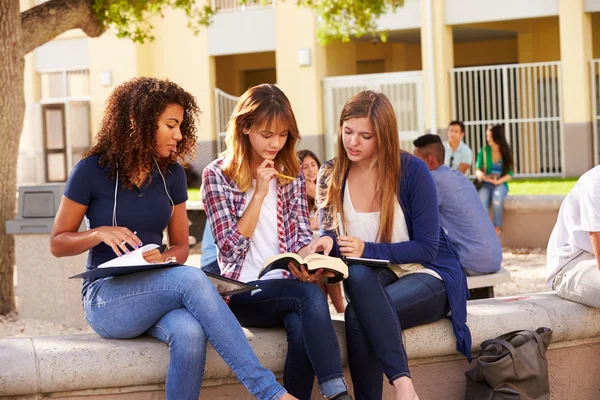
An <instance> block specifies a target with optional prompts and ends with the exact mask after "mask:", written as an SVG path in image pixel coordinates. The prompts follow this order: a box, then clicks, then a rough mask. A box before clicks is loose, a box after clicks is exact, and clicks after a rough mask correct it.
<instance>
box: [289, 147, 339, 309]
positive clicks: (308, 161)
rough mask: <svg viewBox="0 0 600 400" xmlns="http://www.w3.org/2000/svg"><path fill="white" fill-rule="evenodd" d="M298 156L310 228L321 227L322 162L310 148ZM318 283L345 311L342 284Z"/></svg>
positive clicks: (335, 305) (334, 302)
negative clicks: (319, 190)
mask: <svg viewBox="0 0 600 400" xmlns="http://www.w3.org/2000/svg"><path fill="white" fill-rule="evenodd" d="M298 158H299V159H300V167H301V169H302V173H303V174H304V179H306V196H307V198H308V209H309V210H310V214H309V218H310V228H311V229H312V230H315V229H319V228H320V225H319V216H318V215H317V212H316V207H315V196H316V193H317V190H316V189H317V174H318V173H319V168H321V162H320V161H319V159H318V158H317V156H316V155H315V153H313V152H312V151H310V150H300V151H298ZM318 285H319V286H320V287H321V289H322V290H323V292H325V294H326V295H328V296H329V297H330V298H331V302H332V303H333V306H334V307H335V310H336V311H337V312H338V313H343V312H344V308H345V306H344V299H343V298H342V284H341V283H336V284H334V285H326V284H325V283H323V282H319V283H318Z"/></svg>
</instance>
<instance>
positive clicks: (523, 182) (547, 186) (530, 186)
mask: <svg viewBox="0 0 600 400" xmlns="http://www.w3.org/2000/svg"><path fill="white" fill-rule="evenodd" d="M575 182H577V178H567V179H560V178H552V179H515V180H512V181H510V182H509V183H508V185H509V187H510V192H509V193H510V194H512V195H536V194H567V193H569V191H570V190H571V189H572V188H573V186H575ZM188 197H189V201H200V189H196V188H194V189H188Z"/></svg>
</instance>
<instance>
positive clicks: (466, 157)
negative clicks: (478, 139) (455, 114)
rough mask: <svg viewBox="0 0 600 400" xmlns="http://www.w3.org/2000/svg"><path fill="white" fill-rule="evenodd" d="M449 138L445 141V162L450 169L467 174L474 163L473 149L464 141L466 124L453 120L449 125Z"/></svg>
mask: <svg viewBox="0 0 600 400" xmlns="http://www.w3.org/2000/svg"><path fill="white" fill-rule="evenodd" d="M447 133H448V140H447V141H445V142H444V148H445V149H446V155H445V156H444V164H446V165H447V166H448V167H450V169H455V170H457V171H460V172H462V173H463V174H466V173H467V171H468V170H469V168H471V164H472V163H473V151H471V148H470V147H469V146H467V144H466V143H465V142H464V141H463V139H464V137H465V125H464V124H463V123H462V122H461V121H452V122H450V124H449V125H448V130H447Z"/></svg>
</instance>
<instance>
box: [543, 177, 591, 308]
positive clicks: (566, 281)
mask: <svg viewBox="0 0 600 400" xmlns="http://www.w3.org/2000/svg"><path fill="white" fill-rule="evenodd" d="M546 269H547V271H548V276H547V278H546V283H547V284H548V286H550V287H551V288H552V289H554V291H556V294H557V295H559V296H560V297H562V298H563V299H567V300H571V301H575V302H578V303H583V304H586V305H588V306H590V307H595V308H600V166H596V167H594V168H592V169H591V170H589V171H588V172H586V173H585V174H583V175H582V176H581V178H579V180H578V181H577V183H576V184H575V186H574V187H573V189H572V190H571V191H570V192H569V194H568V195H567V197H566V198H565V199H564V200H563V203H562V205H561V206H560V211H559V212H558V219H557V220H556V225H554V229H553V230H552V234H551V235H550V240H549V241H548V250H547V257H546Z"/></svg>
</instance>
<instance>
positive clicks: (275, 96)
mask: <svg viewBox="0 0 600 400" xmlns="http://www.w3.org/2000/svg"><path fill="white" fill-rule="evenodd" d="M277 120H279V121H281V122H282V123H283V124H284V125H285V126H287V128H288V137H287V140H286V142H285V145H284V146H283V148H282V149H281V150H280V151H279V153H277V156H275V160H274V163H275V168H276V169H277V170H279V171H280V172H284V173H285V174H286V175H290V176H294V177H295V176H297V175H298V174H299V173H300V163H299V162H298V157H297V156H296V150H295V146H296V142H297V141H298V140H299V139H300V132H299V131H298V124H297V123H296V117H294V112H293V111H292V106H291V104H290V101H289V100H288V98H287V97H286V95H285V94H284V93H283V92H282V91H281V89H279V88H278V87H277V86H275V85H272V84H263V85H258V86H254V87H251V88H250V89H248V90H247V91H246V92H245V93H244V94H243V95H242V96H241V97H240V98H239V100H238V102H237V104H236V105H235V108H234V109H233V113H232V114H231V118H230V119H229V125H228V126H227V135H226V136H225V144H226V145H227V149H226V150H225V151H224V152H223V153H222V154H221V155H222V156H223V157H224V159H223V173H224V174H225V176H227V177H228V178H229V179H231V180H233V181H234V182H235V183H236V184H237V185H238V188H239V189H240V190H241V191H244V192H245V191H247V190H248V189H249V188H250V187H251V186H252V168H251V165H250V160H251V153H252V145H251V144H250V139H249V138H248V135H247V134H244V132H246V133H247V132H248V131H249V130H250V129H251V128H252V126H253V125H255V124H261V125H262V124H266V126H269V125H272V124H273V123H274V121H277ZM288 183H290V181H289V180H287V179H285V178H281V177H280V178H279V184H280V185H285V184H288Z"/></svg>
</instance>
